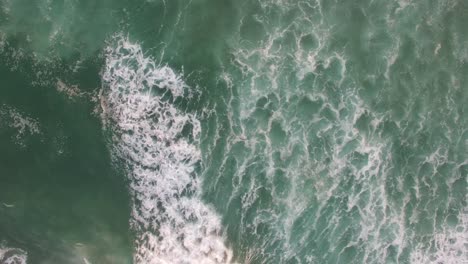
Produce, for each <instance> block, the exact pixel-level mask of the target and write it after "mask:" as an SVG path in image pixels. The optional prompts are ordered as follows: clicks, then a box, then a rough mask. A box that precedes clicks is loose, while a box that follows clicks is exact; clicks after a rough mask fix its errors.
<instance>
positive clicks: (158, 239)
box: [101, 36, 232, 264]
mask: <svg viewBox="0 0 468 264" xmlns="http://www.w3.org/2000/svg"><path fill="white" fill-rule="evenodd" d="M102 78H103V83H104V90H103V93H102V98H101V104H102V108H103V110H104V113H103V118H104V119H103V120H104V122H105V124H106V123H107V124H109V125H110V128H111V129H112V131H113V133H112V143H113V154H114V156H115V158H117V159H119V160H122V161H123V162H124V164H125V167H126V169H127V174H128V177H129V179H130V191H131V193H132V196H133V197H132V199H133V208H132V219H131V224H132V227H133V228H134V229H135V231H136V234H137V238H136V250H135V256H134V261H135V263H148V264H150V263H227V262H230V260H231V255H232V254H231V251H230V250H229V249H228V248H227V247H226V246H225V245H224V239H223V237H222V234H221V232H222V227H221V223H220V219H219V217H218V216H217V215H216V213H215V212H214V211H213V210H212V209H211V208H209V207H208V206H207V205H205V204H204V203H203V202H202V201H201V198H200V192H201V186H200V182H199V180H198V179H197V177H196V166H197V165H198V164H199V163H200V151H199V149H198V148H197V144H198V138H199V134H200V123H199V121H198V120H197V119H196V117H195V116H194V115H192V114H187V113H183V112H182V111H180V110H179V109H177V108H176V107H175V106H174V105H173V103H172V100H171V99H163V97H164V98H166V97H167V95H168V94H169V93H170V94H171V95H172V98H177V97H181V96H183V95H184V91H185V90H186V89H187V88H188V87H187V85H186V84H185V83H184V82H183V81H182V80H181V78H180V76H178V75H177V74H175V73H174V71H173V70H171V69H170V68H169V67H167V66H162V67H160V66H158V65H156V64H155V62H154V60H153V59H151V58H149V57H145V56H144V55H143V52H142V50H141V47H140V46H139V45H138V44H135V43H131V42H129V41H128V40H127V39H126V38H123V37H120V36H119V37H116V39H115V42H114V43H113V44H111V45H110V46H109V47H108V48H107V50H106V66H105V69H104V72H103V75H102ZM187 131H190V133H187ZM187 137H191V138H192V139H188V138H187Z"/></svg>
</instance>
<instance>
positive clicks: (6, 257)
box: [0, 247, 28, 264]
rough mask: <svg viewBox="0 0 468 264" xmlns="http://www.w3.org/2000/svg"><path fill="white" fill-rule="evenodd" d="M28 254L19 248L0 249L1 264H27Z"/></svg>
mask: <svg viewBox="0 0 468 264" xmlns="http://www.w3.org/2000/svg"><path fill="white" fill-rule="evenodd" d="M27 260H28V253H27V252H26V251H24V250H22V249H18V248H8V247H0V263H2V264H26V263H27Z"/></svg>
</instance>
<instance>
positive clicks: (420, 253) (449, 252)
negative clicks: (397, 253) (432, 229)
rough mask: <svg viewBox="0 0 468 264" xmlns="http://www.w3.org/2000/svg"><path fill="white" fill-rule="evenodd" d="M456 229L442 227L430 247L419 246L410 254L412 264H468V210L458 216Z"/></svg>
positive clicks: (465, 209)
mask: <svg viewBox="0 0 468 264" xmlns="http://www.w3.org/2000/svg"><path fill="white" fill-rule="evenodd" d="M458 217H459V221H458V222H459V223H458V225H457V226H456V227H444V230H443V231H442V232H438V233H436V234H435V235H434V237H433V238H432V241H431V243H430V245H431V247H427V245H426V246H425V247H422V246H419V247H418V248H417V249H416V250H414V251H413V252H412V253H411V263H412V264H423V263H424V264H425V263H430V264H432V263H434V264H438V263H444V264H459V263H468V208H464V209H463V210H462V211H461V212H460V214H459V216H458Z"/></svg>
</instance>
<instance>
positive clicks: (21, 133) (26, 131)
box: [0, 105, 41, 147]
mask: <svg viewBox="0 0 468 264" xmlns="http://www.w3.org/2000/svg"><path fill="white" fill-rule="evenodd" d="M0 125H6V126H8V127H10V128H12V129H15V130H16V135H15V138H14V139H15V143H17V144H18V145H20V146H22V147H24V146H25V142H24V138H25V137H26V136H32V135H36V134H40V133H41V131H40V129H39V122H38V121H37V120H36V119H34V118H31V117H29V116H27V115H25V114H23V113H21V112H19V111H18V110H16V109H15V108H12V107H9V106H6V105H3V106H1V107H0Z"/></svg>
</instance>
